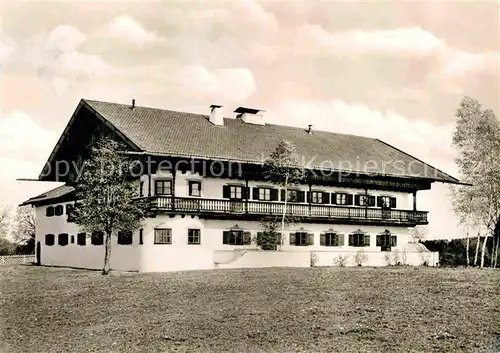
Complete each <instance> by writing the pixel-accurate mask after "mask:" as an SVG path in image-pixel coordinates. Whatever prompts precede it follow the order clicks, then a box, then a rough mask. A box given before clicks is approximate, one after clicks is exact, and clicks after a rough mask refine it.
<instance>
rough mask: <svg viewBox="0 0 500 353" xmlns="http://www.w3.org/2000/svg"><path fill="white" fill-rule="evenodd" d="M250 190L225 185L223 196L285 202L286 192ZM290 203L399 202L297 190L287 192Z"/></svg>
mask: <svg viewBox="0 0 500 353" xmlns="http://www.w3.org/2000/svg"><path fill="white" fill-rule="evenodd" d="M251 189H252V192H251V193H250V188H249V187H245V186H242V185H224V186H223V190H222V195H223V197H224V198H227V199H232V200H243V199H250V196H251V199H252V200H259V201H285V190H283V189H281V190H278V189H276V188H271V187H254V188H251ZM287 194H288V197H287V198H286V200H287V201H288V202H298V203H301V202H307V203H312V204H331V205H343V206H353V205H354V206H365V207H375V206H376V207H382V208H396V205H397V201H396V198H395V197H391V196H377V197H376V196H373V195H366V194H357V195H353V194H348V193H338V192H336V193H329V192H325V191H318V190H312V191H302V190H297V189H289V190H287Z"/></svg>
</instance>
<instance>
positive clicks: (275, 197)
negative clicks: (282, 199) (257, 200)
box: [271, 189, 278, 201]
mask: <svg viewBox="0 0 500 353" xmlns="http://www.w3.org/2000/svg"><path fill="white" fill-rule="evenodd" d="M271 201H278V189H271Z"/></svg>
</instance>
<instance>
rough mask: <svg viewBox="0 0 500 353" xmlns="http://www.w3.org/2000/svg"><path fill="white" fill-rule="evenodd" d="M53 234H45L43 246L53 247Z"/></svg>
mask: <svg viewBox="0 0 500 353" xmlns="http://www.w3.org/2000/svg"><path fill="white" fill-rule="evenodd" d="M54 238H55V237H54V234H45V245H48V246H52V245H54Z"/></svg>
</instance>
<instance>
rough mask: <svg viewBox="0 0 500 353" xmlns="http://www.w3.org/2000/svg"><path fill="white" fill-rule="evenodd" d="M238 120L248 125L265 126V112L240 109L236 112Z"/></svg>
mask: <svg viewBox="0 0 500 353" xmlns="http://www.w3.org/2000/svg"><path fill="white" fill-rule="evenodd" d="M234 112H235V113H236V118H237V119H241V121H243V122H245V123H248V124H257V125H265V124H266V121H265V119H264V113H265V110H261V109H253V108H245V107H238V108H237V109H236V110H235V111H234Z"/></svg>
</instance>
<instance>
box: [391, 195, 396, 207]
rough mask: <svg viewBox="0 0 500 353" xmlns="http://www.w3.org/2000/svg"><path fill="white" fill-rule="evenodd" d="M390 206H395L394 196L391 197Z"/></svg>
mask: <svg viewBox="0 0 500 353" xmlns="http://www.w3.org/2000/svg"><path fill="white" fill-rule="evenodd" d="M391 208H396V198H395V197H391Z"/></svg>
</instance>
